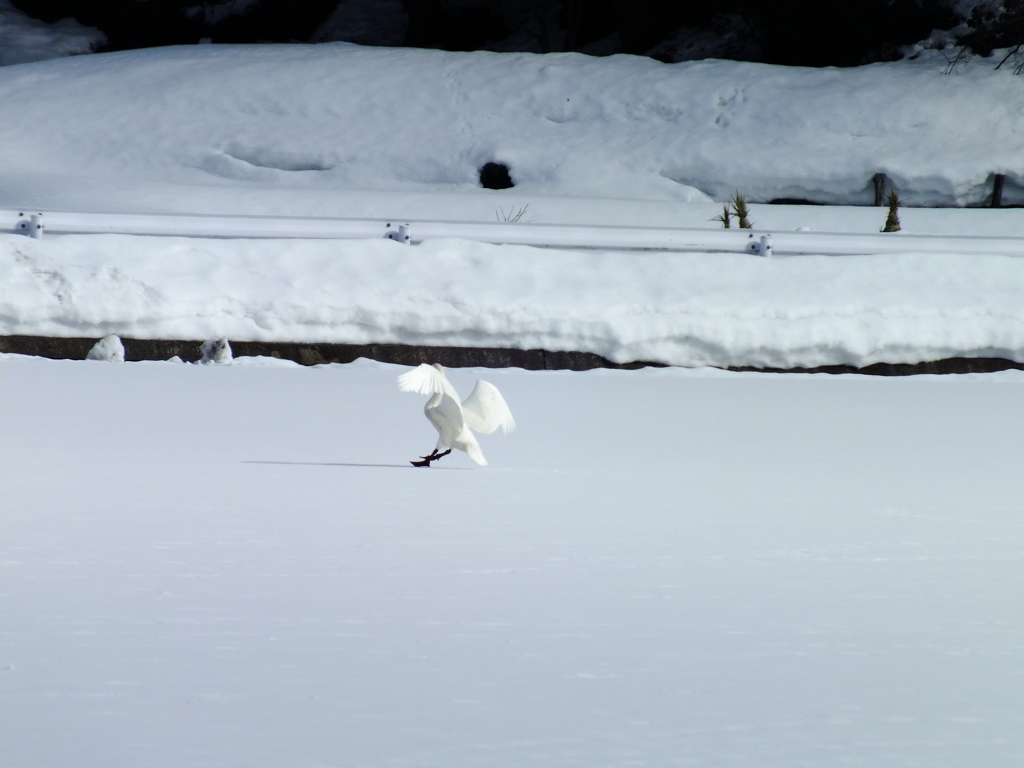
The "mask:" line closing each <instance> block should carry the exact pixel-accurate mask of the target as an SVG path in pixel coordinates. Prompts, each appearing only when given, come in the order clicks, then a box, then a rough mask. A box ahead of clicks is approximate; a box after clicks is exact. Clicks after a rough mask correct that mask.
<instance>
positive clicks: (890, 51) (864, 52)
mask: <svg viewBox="0 0 1024 768" xmlns="http://www.w3.org/2000/svg"><path fill="white" fill-rule="evenodd" d="M346 2H347V3H352V4H355V3H358V4H359V6H360V8H361V9H362V13H363V18H364V19H365V17H366V15H367V12H369V15H370V17H371V18H372V17H373V15H374V13H375V12H376V9H378V8H379V12H380V14H381V15H382V16H383V15H386V14H391V18H392V20H393V21H392V22H391V24H392V26H394V24H395V23H397V22H395V21H394V19H395V9H396V8H398V5H397V3H396V0H341V3H339V0H206V1H205V2H204V1H203V0H102V1H97V0H13V3H14V5H15V6H16V7H17V8H19V9H20V10H22V11H24V12H25V13H27V14H28V15H30V16H32V17H34V18H38V19H42V20H44V21H50V22H52V21H56V20H58V19H62V18H66V17H72V18H75V19H76V20H78V21H79V22H80V23H82V24H85V25H88V26H92V27H97V28H99V29H100V30H102V31H103V32H104V33H105V35H106V37H107V43H106V45H105V46H104V48H103V50H122V49H128V48H140V47H149V46H155V45H173V44H191V43H195V42H198V41H200V40H210V41H212V42H217V43H258V42H296V41H298V42H306V41H310V40H312V39H314V35H316V34H317V31H318V30H321V29H323V27H324V25H325V24H326V23H327V22H328V20H329V19H331V18H332V15H333V14H334V13H335V11H337V10H338V9H339V5H344V3H346ZM953 7H954V6H953V0H401V8H400V10H401V19H400V21H401V24H402V28H403V29H404V32H403V33H402V36H401V38H400V39H401V41H402V43H403V44H404V45H408V46H416V47H426V48H441V49H444V50H478V49H494V50H535V51H540V52H549V51H585V52H589V53H597V54H601V53H615V52H625V53H635V54H641V55H648V56H653V57H655V58H659V59H662V60H664V61H679V60H682V59H687V58H701V57H703V56H708V55H711V56H719V57H723V58H738V59H749V60H754V61H764V62H768V63H776V64H799V65H809V66H826V65H837V66H852V65H856V64H862V63H866V62H870V61H880V60H888V59H893V58H896V57H898V56H899V55H900V51H901V48H902V47H903V46H907V45H911V44H913V43H916V42H918V41H920V40H923V39H925V38H927V37H928V36H929V35H930V34H931V32H932V31H933V30H936V29H938V30H953V32H951V33H950V35H951V36H950V40H951V41H952V42H953V43H954V44H959V45H966V46H969V48H970V49H971V50H974V51H977V52H979V53H988V52H989V51H990V50H991V49H993V48H1005V47H1012V46H1016V45H1019V44H1020V43H1022V42H1024V0H978V2H977V3H976V7H974V8H973V11H972V13H971V15H969V16H967V17H960V16H958V15H957V14H956V13H955V12H954V10H953ZM382 23H384V22H382ZM345 33H346V31H345V29H344V28H343V27H342V28H340V29H337V30H334V32H333V36H330V35H329V36H327V37H326V38H325V37H324V36H323V35H322V34H321V36H320V38H319V39H349V38H347V37H346V35H345ZM695 40H696V41H699V44H695V43H694V42H693V41H695ZM363 41H365V35H364V40H363ZM370 41H371V42H372V39H371V40H370Z"/></svg>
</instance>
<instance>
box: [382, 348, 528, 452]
mask: <svg viewBox="0 0 1024 768" xmlns="http://www.w3.org/2000/svg"><path fill="white" fill-rule="evenodd" d="M398 388H399V389H400V390H402V391H403V392H418V393H419V394H421V395H430V399H429V400H427V404H426V405H425V406H424V408H423V413H424V414H426V416H427V419H428V420H429V421H430V423H431V424H433V425H434V428H435V429H436V430H437V433H438V435H439V437H438V439H437V446H436V447H435V448H434V450H433V451H432V452H431V453H430V454H428V455H427V456H421V457H420V458H421V459H422V461H413V462H410V463H411V464H412V465H413V466H415V467H429V466H430V462H432V461H437V460H438V459H440V458H441V457H442V456H447V455H448V454H449V453H451V452H452V448H458V449H459V450H460V451H465V452H466V453H467V454H469V458H471V459H472V460H473V461H475V462H476V463H477V464H480V465H486V464H487V459H485V458H484V454H483V452H482V451H481V450H480V444H479V443H477V441H476V438H475V437H474V436H473V433H472V432H471V431H470V430H475V431H477V432H480V433H482V434H485V435H489V434H491V433H492V432H494V431H495V430H496V429H498V428H499V427H500V428H501V430H502V431H503V432H505V433H506V434H507V433H509V432H511V431H512V430H513V429H515V428H516V422H515V420H514V419H513V418H512V412H511V411H510V410H509V409H508V404H506V403H505V398H503V397H502V396H501V393H500V392H499V391H498V388H497V387H495V386H494V385H493V384H491V383H489V382H486V381H483V380H480V381H478V382H477V383H476V386H475V387H474V388H473V392H472V393H471V394H470V396H469V397H467V398H466V399H465V400H463V401H462V402H461V403H460V402H459V393H458V392H456V391H455V387H453V386H452V385H451V382H449V381H448V379H447V378H446V377H445V375H444V368H442V367H441V366H440V365H438V364H437V363H434V364H433V365H427V364H426V363H423V364H422V365H419V366H417V367H415V368H413V369H412V370H411V371H408V372H407V373H403V374H402V375H401V376H399V377H398ZM442 448H444V449H445V450H444V451H442V450H441V449H442Z"/></svg>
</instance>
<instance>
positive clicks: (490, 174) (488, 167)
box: [480, 163, 515, 189]
mask: <svg viewBox="0 0 1024 768" xmlns="http://www.w3.org/2000/svg"><path fill="white" fill-rule="evenodd" d="M480 186H482V187H483V188H484V189H511V188H512V187H514V186H515V184H513V183H512V177H511V176H509V175H508V166H507V165H505V164H504V163H485V164H484V167H483V168H481V169H480Z"/></svg>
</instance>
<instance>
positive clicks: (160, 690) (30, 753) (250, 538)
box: [0, 357, 1024, 768]
mask: <svg viewBox="0 0 1024 768" xmlns="http://www.w3.org/2000/svg"><path fill="white" fill-rule="evenodd" d="M263 362H264V364H262V365H261V364H259V363H260V361H253V360H245V359H242V360H240V361H236V364H234V365H229V366H198V365H182V364H177V365H175V364H170V363H129V364H108V363H103V362H77V363H76V362H58V361H46V360H38V359H26V358H16V357H6V358H4V359H0V390H2V391H3V392H4V393H5V399H7V401H8V402H9V403H17V404H18V407H17V408H8V409H5V410H4V412H3V415H2V416H0V435H3V440H2V441H0V466H2V467H3V469H2V473H3V474H2V477H3V497H4V503H3V505H2V510H3V511H2V517H0V524H2V528H3V530H4V535H3V537H2V538H0V563H2V568H3V572H2V577H0V627H3V630H2V633H0V654H2V656H0V680H2V684H0V698H2V699H3V704H2V706H0V734H2V735H3V742H4V745H5V747H4V749H5V763H6V764H8V765H10V766H11V767H12V768H21V767H22V766H31V767H32V768H50V767H51V766H52V767H54V768H56V767H58V766H69V765H77V764H80V761H81V757H82V755H87V756H88V758H89V762H90V763H95V764H103V765H106V766H110V767H111V768H116V767H117V766H126V767H127V766H131V767H132V768H138V767H139V766H180V765H183V764H188V765H195V766H212V765H217V766H249V767H252V766H264V765H265V766H279V765H283V764H288V765H310V766H314V765H315V766H329V765H336V766H345V767H346V768H349V767H355V766H358V767H360V768H362V767H363V766H367V767H368V766H488V767H492V766H509V767H510V768H511V767H512V766H522V765H544V766H595V765H626V764H636V763H648V764H655V765H669V766H672V765H679V766H717V765H723V764H728V765H751V766H753V765H756V766H780V767H781V766H792V765H801V764H805V765H846V766H877V765H887V766H919V765H928V766H937V767H940V768H941V767H942V766H949V767H950V768H952V767H953V766H962V765H966V764H977V765H986V766H992V767H994V768H1004V767H1005V768H1009V767H1010V766H1015V765H1018V764H1019V762H1020V759H1021V757H1022V755H1024V740H1022V737H1021V734H1022V733H1024V728H1022V727H1021V726H1022V725H1024V694H1022V691H1024V686H1022V685H1021V679H1022V675H1024V666H1022V659H1024V653H1022V651H1024V622H1022V619H1021V616H1022V615H1024V614H1022V612H1021V610H1020V608H1021V604H1020V594H1019V593H1020V589H1019V587H1020V584H1021V579H1022V577H1024V554H1022V553H1024V546H1022V545H1024V541H1022V539H1024V523H1022V519H1021V517H1020V514H1019V509H1020V506H1019V503H1018V499H1017V495H1018V494H1017V487H1016V486H1017V483H1016V479H1015V478H1016V476H1017V472H1016V468H1017V465H1018V463H1019V451H1018V440H1017V438H1016V435H1018V434H1019V433H1020V431H1021V427H1022V426H1024V425H1022V424H1021V423H1020V422H1021V416H1020V414H1021V410H1020V408H1019V407H1018V403H1019V400H1020V397H1021V387H1022V386H1024V376H1021V375H1019V374H1016V373H1004V374H994V375H987V376H960V377H943V378H936V377H915V378H914V379H898V380H894V379H869V378H863V377H827V376H770V375H739V374H722V373H714V372H708V371H679V370H664V371H654V370H644V371H634V372H611V371H595V372H589V373H585V374H578V373H565V372H563V373H527V372H524V371H516V370H501V371H482V370H481V371H476V370H474V371H464V370H456V371H449V375H450V377H451V378H452V381H453V384H455V386H456V387H457V388H459V389H461V390H466V391H468V389H469V388H470V387H471V385H472V382H473V381H475V379H476V378H478V377H482V378H486V379H487V380H490V381H492V382H493V383H494V384H496V385H497V386H498V387H499V389H501V391H502V393H503V394H504V395H505V397H506V399H507V400H508V402H509V404H510V406H511V408H512V411H513V413H514V415H515V418H516V421H517V423H518V425H519V429H518V430H517V431H516V432H515V433H513V434H512V435H509V436H501V435H491V436H485V437H483V438H482V445H483V448H484V451H485V452H486V454H487V456H488V459H489V460H490V462H491V467H489V468H486V469H476V468H475V467H474V466H473V465H472V463H471V462H470V461H469V459H468V458H467V457H465V456H463V455H461V454H458V455H453V456H451V457H448V458H446V459H444V460H442V462H441V463H440V464H438V465H436V466H435V467H434V468H431V469H429V470H416V469H412V468H411V467H408V465H406V464H405V461H406V460H408V459H411V458H414V457H415V456H417V455H419V454H422V453H424V452H426V451H427V450H429V448H430V447H431V446H432V445H433V443H434V440H435V438H436V435H435V434H434V431H433V429H432V428H431V427H430V425H429V424H428V423H427V421H426V419H424V418H423V416H422V413H421V408H422V405H423V399H424V398H422V397H419V396H414V395H409V394H404V393H400V392H398V390H397V387H396V386H395V376H396V375H397V374H398V373H399V372H401V371H402V370H405V369H402V368H399V367H396V366H385V365H380V364H376V363H367V362H360V363H357V364H353V365H348V366H324V367H318V368H300V367H297V366H287V365H282V364H276V365H270V364H269V361H263Z"/></svg>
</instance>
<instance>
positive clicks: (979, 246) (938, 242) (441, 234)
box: [0, 210, 1024, 256]
mask: <svg viewBox="0 0 1024 768" xmlns="http://www.w3.org/2000/svg"><path fill="white" fill-rule="evenodd" d="M4 231H6V232H13V233H18V232H20V233H22V234H26V235H29V236H32V237H37V238H41V237H43V235H44V233H51V234H126V235H150V236H175V237H209V238H254V239H263V238H274V239H277V238H280V239H377V238H388V239H391V240H396V241H398V242H402V243H406V244H410V245H412V244H415V243H421V242H423V241H425V240H437V239H443V238H455V239H462V240H473V241H476V242H483V243H494V244H509V245H531V246H540V247H549V248H590V249H601V250H659V251H681V252H696V253H708V252H710V253H748V254H755V255H759V256H772V255H779V256H800V255H825V256H853V255H863V254H891V253H963V254H990V255H1005V256H1024V237H1020V238H1015V237H949V236H945V235H911V234H904V233H891V234H881V233H879V234H873V233H872V234H856V233H843V232H806V231H799V232H778V231H775V232H770V231H764V230H745V229H696V228H692V229H691V228H682V227H613V226H602V225H587V226H584V225H567V224H527V223H522V222H491V223H480V222H469V221H429V220H412V221H402V220H397V219H392V220H386V219H344V218H304V217H297V216H219V215H207V214H190V215H183V214H138V213H124V214H120V213H71V212H59V211H52V212H51V211H47V212H38V211H29V210H26V211H15V210H0V232H4Z"/></svg>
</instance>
